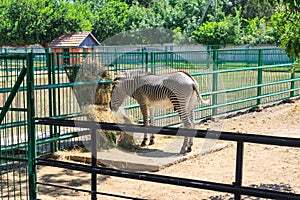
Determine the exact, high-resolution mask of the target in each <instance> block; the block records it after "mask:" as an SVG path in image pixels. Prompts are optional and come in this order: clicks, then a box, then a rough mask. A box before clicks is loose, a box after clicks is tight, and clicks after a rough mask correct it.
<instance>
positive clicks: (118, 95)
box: [110, 71, 148, 111]
mask: <svg viewBox="0 0 300 200" xmlns="http://www.w3.org/2000/svg"><path fill="white" fill-rule="evenodd" d="M146 75H148V73H145V72H142V71H131V72H126V73H123V74H121V75H119V76H117V77H116V78H115V79H114V81H113V88H112V93H111V102H110V108H111V110H112V111H118V110H119V108H120V106H121V105H122V103H123V102H124V100H125V98H126V97H127V96H132V95H133V93H134V92H135V90H136V89H137V88H138V87H140V86H141V84H142V82H141V81H140V80H141V79H140V78H141V77H143V76H146Z"/></svg>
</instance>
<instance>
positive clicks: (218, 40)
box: [192, 10, 243, 45]
mask: <svg viewBox="0 0 300 200" xmlns="http://www.w3.org/2000/svg"><path fill="white" fill-rule="evenodd" d="M240 13H241V12H240V11H238V10H236V15H235V16H232V15H229V16H226V17H225V18H224V19H223V20H221V21H219V22H205V23H203V24H202V25H201V26H198V27H197V29H196V30H195V31H193V34H192V38H193V39H194V40H195V41H197V42H198V43H200V44H206V45H226V44H240V43H241V40H240V38H241V37H242V35H243V31H242V23H241V17H240Z"/></svg>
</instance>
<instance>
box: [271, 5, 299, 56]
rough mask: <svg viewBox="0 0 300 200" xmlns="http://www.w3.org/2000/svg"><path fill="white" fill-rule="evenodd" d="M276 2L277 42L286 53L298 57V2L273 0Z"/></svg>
mask: <svg viewBox="0 0 300 200" xmlns="http://www.w3.org/2000/svg"><path fill="white" fill-rule="evenodd" d="M270 2H271V3H273V4H276V3H277V9H276V14H275V16H274V19H273V20H274V22H273V23H276V30H277V36H278V43H279V45H280V46H282V47H284V48H285V49H286V52H287V54H288V55H289V56H290V57H292V58H294V59H298V60H299V59H300V29H299V27H300V3H299V1H294V0H286V1H280V0H274V1H270Z"/></svg>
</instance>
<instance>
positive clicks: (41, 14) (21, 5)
mask: <svg viewBox="0 0 300 200" xmlns="http://www.w3.org/2000/svg"><path fill="white" fill-rule="evenodd" d="M0 13H1V14H0V19H1V21H2V22H3V23H1V24H0V34H1V35H2V36H3V37H1V38H0V45H1V46H3V45H9V46H25V45H31V44H41V45H42V46H44V47H47V45H48V43H49V42H51V41H52V40H53V39H55V38H57V37H58V36H60V35H62V34H64V33H68V32H72V31H82V30H86V31H91V29H92V24H91V18H92V15H91V13H90V9H89V7H88V5H87V4H79V3H76V2H72V3H70V2H66V1H63V0H61V1H57V0H11V1H1V2H0Z"/></svg>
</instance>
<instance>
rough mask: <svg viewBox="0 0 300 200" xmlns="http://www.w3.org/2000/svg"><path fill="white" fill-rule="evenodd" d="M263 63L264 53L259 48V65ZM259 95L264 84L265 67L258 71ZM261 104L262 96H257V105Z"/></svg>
mask: <svg viewBox="0 0 300 200" xmlns="http://www.w3.org/2000/svg"><path fill="white" fill-rule="evenodd" d="M262 65H263V53H262V49H259V52H258V66H262ZM257 73H258V74H257V85H258V86H257V97H260V96H261V91H262V90H261V89H262V88H261V86H260V84H262V81H263V80H262V79H263V69H262V68H259V69H258V71H257ZM260 104H261V98H257V100H256V105H257V106H258V105H260Z"/></svg>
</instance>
